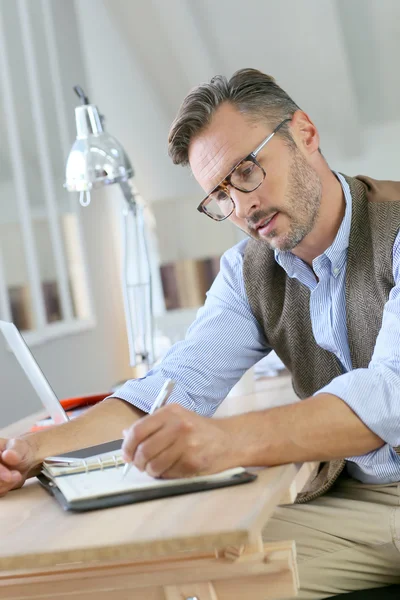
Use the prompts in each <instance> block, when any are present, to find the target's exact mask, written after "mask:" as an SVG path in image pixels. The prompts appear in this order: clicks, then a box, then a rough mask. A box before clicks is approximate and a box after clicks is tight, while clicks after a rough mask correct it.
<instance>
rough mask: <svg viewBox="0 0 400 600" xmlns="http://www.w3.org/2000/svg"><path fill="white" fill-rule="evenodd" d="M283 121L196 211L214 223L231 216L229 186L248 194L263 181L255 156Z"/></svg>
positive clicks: (231, 201) (232, 206)
mask: <svg viewBox="0 0 400 600" xmlns="http://www.w3.org/2000/svg"><path fill="white" fill-rule="evenodd" d="M291 120H292V119H284V120H283V121H282V122H281V123H279V125H278V126H277V127H275V129H274V130H273V132H272V133H270V134H269V135H268V137H266V138H265V140H264V141H263V142H261V144H260V145H259V146H258V147H257V148H256V149H255V150H254V152H251V154H249V155H248V156H246V158H243V159H242V160H241V161H239V162H238V163H237V165H235V166H234V167H233V169H232V170H231V171H229V173H228V175H227V176H226V177H225V178H224V179H223V180H222V181H221V182H220V183H219V184H218V185H216V186H215V188H214V189H213V190H211V192H210V193H209V194H208V195H207V196H206V197H205V198H204V200H202V201H201V202H200V204H199V206H198V207H197V210H198V211H199V212H201V213H204V214H205V215H207V217H210V218H211V219H213V220H214V221H224V220H225V219H227V218H228V217H230V216H231V214H232V213H233V211H234V210H235V203H234V201H233V200H232V198H231V196H230V193H229V186H231V187H233V188H235V190H239V192H244V193H245V194H248V193H249V192H254V190H256V189H257V188H259V187H260V185H261V184H262V182H263V181H264V179H265V171H264V169H263V168H262V166H261V165H260V163H259V162H258V161H257V154H258V153H259V152H260V151H261V150H262V149H263V148H264V146H265V145H266V144H267V143H268V142H269V140H270V139H271V138H272V137H273V136H274V135H275V133H276V132H277V131H279V129H280V128H281V127H282V125H284V124H285V123H286V122H287V121H291Z"/></svg>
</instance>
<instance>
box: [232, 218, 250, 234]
mask: <svg viewBox="0 0 400 600" xmlns="http://www.w3.org/2000/svg"><path fill="white" fill-rule="evenodd" d="M227 220H228V221H230V222H231V223H233V224H234V225H236V227H239V229H242V231H244V232H245V233H249V228H248V226H247V221H246V219H239V217H237V216H236V215H235V214H234V213H233V214H232V215H231V216H230V217H228V219H227Z"/></svg>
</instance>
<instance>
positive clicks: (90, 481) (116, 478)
mask: <svg viewBox="0 0 400 600" xmlns="http://www.w3.org/2000/svg"><path fill="white" fill-rule="evenodd" d="M244 470H245V469H243V468H242V467H237V468H235V469H228V470H226V471H221V472H220V473H215V474H213V475H201V476H199V477H190V478H186V479H155V478H153V477H150V475H148V474H147V473H143V472H142V471H139V470H138V469H137V468H136V467H134V466H132V468H131V469H130V471H129V472H128V473H127V475H126V477H124V478H123V477H122V473H123V469H122V468H111V469H105V470H104V471H91V472H90V473H78V474H75V475H68V476H65V477H57V478H55V480H54V481H55V483H56V485H57V487H58V489H59V490H60V491H61V492H62V493H63V495H64V496H65V498H66V499H67V500H68V501H69V502H74V501H77V500H84V499H85V500H86V499H89V498H98V497H104V496H112V495H114V494H120V493H123V492H132V491H137V490H142V489H151V488H159V487H161V486H174V485H175V486H176V485H182V484H184V483H193V482H206V481H218V480H221V479H230V478H231V477H232V476H233V475H236V474H237V473H243V471H244Z"/></svg>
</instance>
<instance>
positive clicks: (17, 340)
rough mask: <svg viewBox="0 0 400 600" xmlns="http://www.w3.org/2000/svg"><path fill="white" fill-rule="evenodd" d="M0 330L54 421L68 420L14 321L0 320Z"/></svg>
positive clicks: (58, 422) (63, 421)
mask: <svg viewBox="0 0 400 600" xmlns="http://www.w3.org/2000/svg"><path fill="white" fill-rule="evenodd" d="M0 331H1V333H2V334H3V336H4V338H5V339H6V341H7V344H8V346H9V347H10V350H11V351H12V353H13V354H14V356H15V358H16V359H17V361H18V362H19V364H20V365H21V367H22V369H23V371H24V373H25V375H26V376H27V378H28V379H29V381H30V383H31V384H32V386H33V388H34V390H35V391H36V393H37V395H38V396H39V398H40V401H41V403H42V404H43V406H44V407H45V408H46V410H47V411H48V413H49V415H50V417H51V418H52V419H53V421H54V423H56V424H60V423H65V422H66V421H68V416H67V415H66V413H65V410H64V409H63V407H62V406H61V404H60V402H59V400H58V398H57V396H56V395H55V393H54V391H53V390H52V388H51V386H50V384H49V382H48V381H47V379H46V377H45V376H44V374H43V372H42V371H41V369H40V367H39V365H38V364H37V362H36V360H35V359H34V357H33V355H32V353H31V351H30V350H29V348H28V346H27V345H26V343H25V341H24V339H23V337H22V335H21V334H20V332H19V331H18V329H17V328H16V326H15V325H14V323H8V322H7V321H0Z"/></svg>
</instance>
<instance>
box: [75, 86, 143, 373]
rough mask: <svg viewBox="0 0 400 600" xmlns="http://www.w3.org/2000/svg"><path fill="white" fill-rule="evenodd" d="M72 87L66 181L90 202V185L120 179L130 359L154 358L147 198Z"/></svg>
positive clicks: (120, 152) (99, 119)
mask: <svg viewBox="0 0 400 600" xmlns="http://www.w3.org/2000/svg"><path fill="white" fill-rule="evenodd" d="M74 91H75V92H76V94H77V95H78V96H79V98H80V99H81V105H80V106H77V107H76V108H75V121H76V131H77V136H76V140H75V143H74V145H73V146H72V149H71V151H70V153H69V156H68V159H67V166H66V181H65V184H64V185H65V187H66V189H67V190H68V191H70V192H79V201H80V203H81V205H82V206H88V205H89V204H90V200H91V193H92V190H95V189H97V188H100V187H102V186H105V185H111V184H114V183H116V184H118V185H119V186H120V188H121V191H122V194H123V196H124V197H125V200H126V203H125V208H124V209H123V227H122V238H123V239H122V242H123V243H122V248H123V255H122V256H123V258H122V282H123V297H124V310H125V319H126V325H127V334H128V344H129V356H130V365H131V366H132V367H136V366H137V365H139V364H144V365H145V366H146V367H147V368H150V367H151V365H152V364H153V362H154V325H153V304H152V302H153V299H152V278H151V268H150V257H149V244H148V238H147V232H146V226H145V219H144V209H145V204H144V201H143V199H142V198H141V196H140V195H139V194H138V192H137V190H136V188H135V187H134V186H133V185H131V184H130V183H129V180H130V179H131V178H132V177H133V174H134V173H133V169H132V166H131V163H130V161H129V158H128V157H127V155H126V153H125V151H124V149H123V147H122V146H121V144H120V143H119V142H118V141H117V140H116V139H115V138H114V137H113V136H111V135H110V134H109V133H107V132H106V131H105V130H104V116H103V115H100V114H99V111H98V108H97V106H95V105H94V104H90V102H89V99H88V97H87V96H86V95H85V93H84V91H83V90H82V88H81V87H80V86H78V85H77V86H75V87H74Z"/></svg>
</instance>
